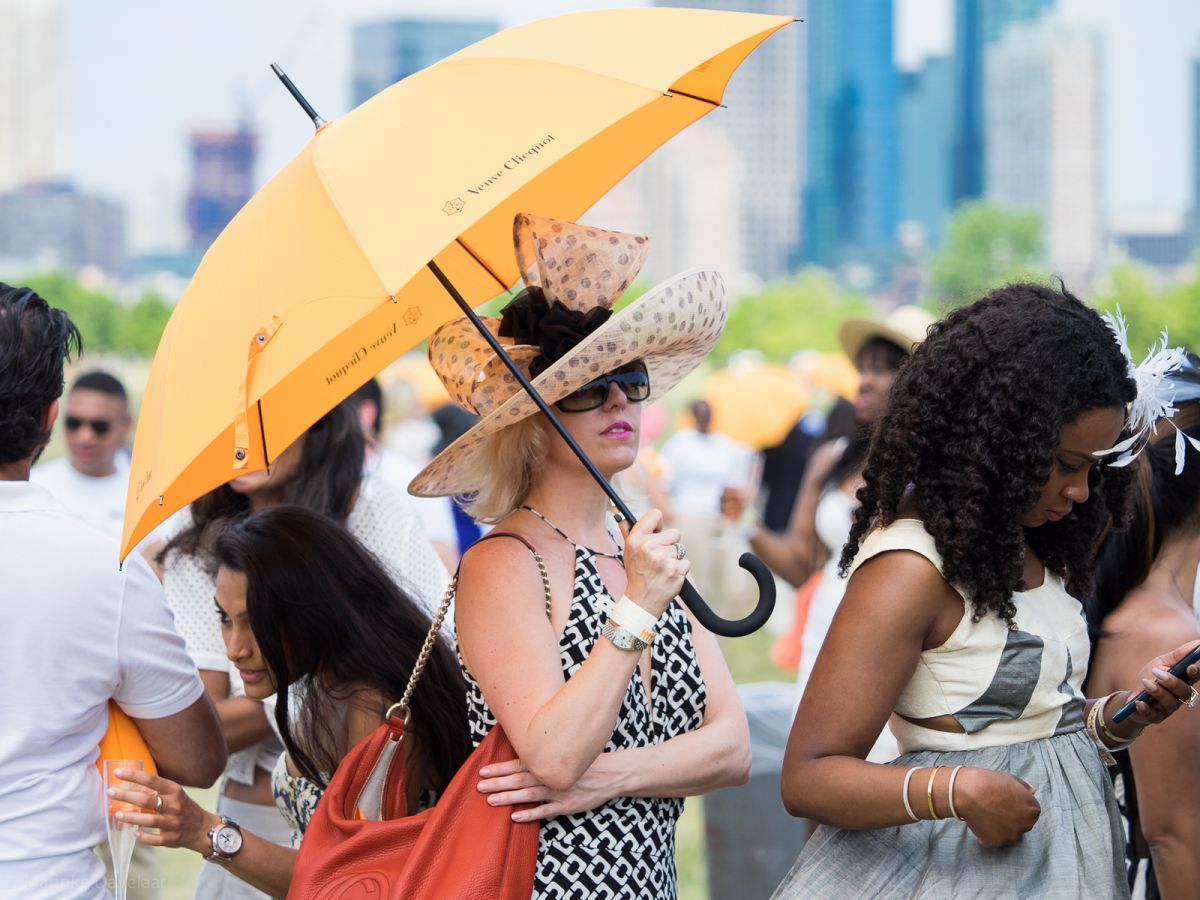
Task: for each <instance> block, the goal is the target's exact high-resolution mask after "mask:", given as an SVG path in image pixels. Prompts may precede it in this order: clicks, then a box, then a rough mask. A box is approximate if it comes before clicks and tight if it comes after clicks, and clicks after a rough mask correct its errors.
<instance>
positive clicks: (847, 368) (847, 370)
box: [791, 352, 859, 402]
mask: <svg viewBox="0 0 1200 900" xmlns="http://www.w3.org/2000/svg"><path fill="white" fill-rule="evenodd" d="M791 368H792V371H793V372H795V373H796V375H797V376H798V377H799V378H800V380H801V381H802V382H803V383H805V384H807V385H810V386H811V387H815V388H821V389H822V390H825V391H828V392H829V393H831V394H835V395H837V396H838V397H841V398H843V399H845V400H849V401H851V402H854V398H855V397H856V396H858V379H859V374H858V369H856V368H854V363H852V362H850V359H849V358H848V357H847V356H846V354H844V353H817V352H812V353H805V354H803V355H802V356H800V357H799V358H798V359H794V360H793V362H792V364H791Z"/></svg>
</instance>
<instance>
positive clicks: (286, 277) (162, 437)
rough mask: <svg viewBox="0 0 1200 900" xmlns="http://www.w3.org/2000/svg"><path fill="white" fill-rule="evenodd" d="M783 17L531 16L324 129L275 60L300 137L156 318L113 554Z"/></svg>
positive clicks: (585, 198)
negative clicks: (306, 131) (306, 125)
mask: <svg viewBox="0 0 1200 900" xmlns="http://www.w3.org/2000/svg"><path fill="white" fill-rule="evenodd" d="M792 21H794V20H793V19H792V18H791V17H790V16H767V15H757V14H749V13H727V12H717V11H711V10H689V9H667V8H643V9H627V10H601V11H596V12H588V13H577V14H572V15H567V16H560V17H557V18H553V19H546V20H543V21H540V22H533V23H530V24H528V25H523V26H518V27H516V28H512V29H509V30H507V31H504V32H500V33H499V34H496V35H493V36H492V37H490V38H487V39H485V40H483V41H480V42H479V43H477V44H474V45H472V46H471V47H468V48H466V49H465V50H463V51H461V52H459V53H457V54H455V55H453V56H451V57H449V58H447V59H446V60H443V61H442V62H439V63H436V64H435V65H433V66H430V67H429V68H428V69H424V70H422V71H420V72H417V73H416V74H414V75H412V76H410V77H408V78H406V79H404V80H403V81H401V82H399V83H397V84H395V85H393V86H392V87H390V88H388V89H387V90H385V91H383V92H381V93H380V94H379V95H377V96H376V97H374V98H372V99H371V100H369V101H367V102H366V103H364V104H363V105H362V106H360V107H358V108H357V109H355V110H353V111H352V112H350V113H348V114H347V115H345V116H343V117H342V118H340V119H337V120H334V121H332V122H329V123H325V122H324V120H322V119H320V117H319V116H317V114H316V113H315V111H313V110H312V108H311V106H309V105H308V104H307V102H306V101H304V100H303V98H302V97H300V95H299V92H298V91H296V90H295V89H294V88H293V87H292V86H291V83H290V82H289V81H287V80H286V76H282V73H279V74H280V75H281V77H282V78H284V80H285V84H287V85H288V87H289V89H290V90H292V92H293V94H294V96H296V98H297V99H298V100H300V101H301V103H302V105H303V106H304V107H305V109H306V111H307V112H308V113H309V115H310V116H311V117H312V118H313V121H314V124H316V125H317V126H318V131H317V134H316V135H315V136H314V137H313V139H312V140H311V142H310V143H309V144H308V146H307V147H306V148H305V149H304V150H303V151H302V152H301V153H300V154H299V155H298V156H297V157H296V158H295V159H293V160H292V161H291V162H290V163H289V164H288V165H287V166H285V167H284V169H283V170H282V171H280V172H279V173H278V174H277V175H276V176H275V177H274V178H272V179H271V181H269V182H268V183H267V184H266V185H265V186H264V187H263V188H262V189H261V190H260V191H259V192H258V193H257V194H256V195H255V196H254V197H253V198H252V199H251V200H250V201H249V203H247V204H246V206H245V207H244V208H243V209H242V211H241V212H239V213H238V215H237V216H236V217H235V218H234V219H233V221H232V222H231V223H230V224H229V225H228V227H227V228H226V229H225V230H224V232H222V234H221V235H220V236H219V237H218V238H217V240H216V241H215V242H214V243H213V245H212V247H211V248H210V249H209V251H208V252H207V253H206V254H205V256H204V259H203V260H202V262H201V264H200V267H199V269H198V270H197V272H196V275H195V277H194V278H193V279H192V282H191V284H190V285H189V286H188V288H187V290H186V291H185V292H184V294H183V296H182V297H181V298H180V301H179V303H178V305H177V306H176V309H175V311H174V313H173V314H172V316H171V319H170V321H169V323H168V324H167V328H166V331H165V332H164V334H163V338H162V341H161V343H160V345H159V348H158V352H157V353H156V355H155V358H154V363H153V366H152V369H151V373H150V378H149V381H148V383H147V386H146V391H145V394H144V397H143V403H142V410H141V415H140V417H139V421H138V428H137V435H136V438H135V441H134V450H133V460H132V464H131V470H130V485H129V494H128V499H127V503H126V516H125V528H124V533H123V537H122V542H121V554H122V556H124V555H125V554H127V553H128V552H129V550H130V548H132V547H133V546H134V545H135V544H137V543H138V541H140V540H141V539H142V538H143V537H145V535H147V534H148V533H149V532H150V531H151V530H152V529H153V528H154V527H155V526H156V525H158V524H159V523H161V522H163V521H164V520H165V519H166V518H167V517H168V516H170V515H171V514H172V513H173V512H175V511H176V510H178V509H180V508H182V507H183V506H185V505H186V504H188V503H190V502H191V501H192V500H194V499H196V498H197V497H199V496H201V495H202V494H204V493H206V492H207V491H210V490H212V489H213V488H215V487H217V486H219V485H221V484H224V483H226V482H228V481H229V480H231V479H232V478H234V477H236V476H238V475H241V474H244V473H246V472H251V471H255V470H258V469H262V468H265V467H266V466H268V465H269V464H270V461H271V460H272V459H273V458H275V456H276V455H278V454H279V453H280V452H281V451H282V450H283V449H284V448H285V447H287V446H288V445H289V444H291V443H292V442H293V441H294V440H295V439H296V438H297V437H299V436H300V435H301V434H302V433H303V432H304V431H305V430H306V429H307V428H308V427H309V426H310V425H311V424H312V423H313V422H315V421H316V420H317V419H318V418H320V417H321V416H322V415H323V414H324V413H325V412H327V411H328V410H329V409H331V408H332V407H333V406H335V405H336V404H337V403H339V402H340V401H341V400H343V399H344V398H345V397H347V396H348V395H349V394H350V393H351V392H353V391H354V390H355V389H356V388H357V387H358V386H359V385H361V384H362V383H363V382H365V381H366V380H367V379H368V378H370V377H371V376H373V375H375V374H377V373H378V372H379V371H380V370H381V369H383V368H384V366H386V365H387V364H388V363H390V362H391V361H392V360H394V359H395V358H396V357H397V356H399V355H400V354H402V353H403V352H404V351H406V350H408V349H410V348H411V347H413V346H414V345H416V344H417V343H419V342H420V341H421V340H423V339H424V338H425V337H427V336H428V335H429V334H430V333H432V332H433V331H434V330H435V329H436V328H437V327H438V326H439V325H440V324H442V323H443V322H445V321H446V320H448V319H450V318H452V317H454V316H457V315H460V314H462V313H463V312H465V313H467V314H468V315H471V314H472V313H471V309H470V307H471V306H472V305H475V304H478V303H481V302H483V301H485V300H487V299H490V298H492V297H494V296H495V295H497V294H498V293H500V292H502V291H505V290H508V289H509V288H511V287H512V286H513V284H514V282H515V281H516V280H517V278H518V272H517V268H516V264H515V259H514V255H513V249H512V222H513V218H514V216H515V214H516V213H517V212H531V213H535V214H538V215H544V216H553V217H556V218H561V219H569V220H574V219H575V218H577V217H578V216H579V215H581V214H582V213H583V212H584V211H585V210H587V209H588V207H590V206H591V205H592V204H593V203H594V202H595V201H596V200H597V199H598V198H599V197H600V196H602V195H603V194H604V193H605V192H606V191H607V190H608V189H609V188H610V187H612V186H613V185H614V184H615V183H616V182H617V181H619V180H620V179H621V178H622V177H623V176H624V175H625V174H626V173H627V172H629V171H630V170H631V169H632V168H633V167H634V166H636V165H637V164H638V163H639V162H641V161H642V160H643V159H644V158H645V157H646V156H647V155H649V154H650V153H651V152H652V151H653V150H654V149H656V148H657V147H658V146H660V145H661V144H662V143H663V142H664V141H666V140H667V139H668V138H670V137H671V136H673V135H674V134H676V133H677V132H679V131H680V130H681V129H683V128H685V127H686V126H687V125H689V124H691V123H692V122H694V121H696V120H697V119H699V118H701V117H702V116H704V115H706V114H707V113H708V112H710V111H712V110H713V109H714V108H715V107H716V106H718V105H720V103H721V98H722V95H723V92H724V90H725V85H726V83H727V82H728V80H729V78H730V76H731V75H732V74H733V72H734V70H735V69H736V68H737V66H738V65H740V64H741V62H742V61H743V60H744V59H745V57H746V56H747V55H748V54H749V53H750V52H752V51H753V50H754V49H755V48H756V47H757V46H758V45H759V44H760V43H761V42H762V41H763V40H765V39H766V38H767V37H768V36H769V35H771V34H772V33H773V32H775V31H777V30H778V29H779V28H782V27H783V26H784V25H786V24H788V23H789V22H792ZM581 458H582V457H581ZM585 463H586V460H585ZM692 593H693V594H694V592H692ZM685 599H687V597H686V596H685ZM697 599H698V598H697ZM688 602H689V604H690V603H691V600H690V599H689V601H688ZM693 608H694V609H695V607H693ZM725 633H729V632H725Z"/></svg>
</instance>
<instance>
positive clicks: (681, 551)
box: [675, 542, 687, 559]
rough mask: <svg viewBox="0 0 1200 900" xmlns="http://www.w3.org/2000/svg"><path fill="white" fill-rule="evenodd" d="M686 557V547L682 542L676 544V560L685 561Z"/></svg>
mask: <svg viewBox="0 0 1200 900" xmlns="http://www.w3.org/2000/svg"><path fill="white" fill-rule="evenodd" d="M685 556H687V548H686V547H685V546H683V543H682V542H679V543H676V544H675V557H676V559H683V558H684V557H685Z"/></svg>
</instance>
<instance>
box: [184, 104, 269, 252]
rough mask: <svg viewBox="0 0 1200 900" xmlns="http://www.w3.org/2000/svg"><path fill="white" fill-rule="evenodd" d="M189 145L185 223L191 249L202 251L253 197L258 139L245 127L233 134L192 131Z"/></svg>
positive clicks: (240, 127)
mask: <svg viewBox="0 0 1200 900" xmlns="http://www.w3.org/2000/svg"><path fill="white" fill-rule="evenodd" d="M191 144H192V185H191V189H190V190H189V191H188V198H187V223H188V230H189V232H190V234H191V239H192V246H193V247H197V248H205V247H207V246H208V245H209V244H211V243H212V242H213V240H214V239H215V238H216V236H217V235H218V234H220V233H221V230H222V229H223V228H224V227H225V226H226V225H228V224H229V221H230V220H231V219H232V218H233V217H234V216H235V215H237V212H238V210H240V209H241V208H242V207H243V206H245V204H246V201H247V200H249V199H250V197H251V196H252V195H253V193H254V161H255V159H256V158H257V155H258V135H256V134H255V133H254V132H253V131H251V130H250V128H249V127H248V126H246V125H242V126H239V127H238V129H237V130H236V131H194V132H192V136H191Z"/></svg>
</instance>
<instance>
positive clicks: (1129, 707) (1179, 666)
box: [1112, 646, 1200, 724]
mask: <svg viewBox="0 0 1200 900" xmlns="http://www.w3.org/2000/svg"><path fill="white" fill-rule="evenodd" d="M1198 662H1200V646H1197V647H1196V649H1195V650H1193V651H1192V652H1191V653H1189V654H1188V655H1187V656H1185V657H1184V658H1183V659H1181V660H1180V661H1179V662H1177V663H1175V665H1173V666H1171V668H1170V670H1169V671H1170V673H1171V674H1172V675H1174V676H1175V677H1176V678H1182V679H1183V680H1184V681H1187V680H1188V677H1187V670H1188V667H1189V666H1194V665H1195V664H1196V663H1198ZM1153 699H1154V698H1153V697H1151V696H1150V694H1149V693H1148V692H1147V691H1142V692H1141V693H1140V694H1138V695H1137V696H1136V697H1134V698H1133V699H1132V700H1130V701H1129V702H1128V703H1126V704H1125V705H1124V706H1122V707H1121V708H1120V709H1118V710H1117V714H1116V715H1115V716H1113V717H1112V720H1113V723H1114V724H1115V723H1117V722H1124V721H1125V720H1126V719H1128V718H1129V717H1130V716H1132V715H1133V711H1134V710H1135V709H1136V708H1137V707H1136V705H1135V704H1136V703H1137V702H1138V701H1139V700H1145V701H1147V702H1149V701H1151V700H1153Z"/></svg>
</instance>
